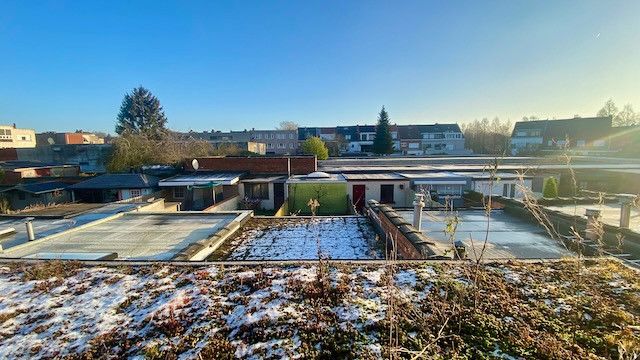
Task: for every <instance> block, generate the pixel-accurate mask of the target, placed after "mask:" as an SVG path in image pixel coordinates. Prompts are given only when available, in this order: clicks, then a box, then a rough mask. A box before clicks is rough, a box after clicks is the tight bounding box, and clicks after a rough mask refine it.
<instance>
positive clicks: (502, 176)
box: [456, 171, 533, 180]
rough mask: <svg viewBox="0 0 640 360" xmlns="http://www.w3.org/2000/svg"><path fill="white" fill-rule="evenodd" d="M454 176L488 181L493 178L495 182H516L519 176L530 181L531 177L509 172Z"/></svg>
mask: <svg viewBox="0 0 640 360" xmlns="http://www.w3.org/2000/svg"><path fill="white" fill-rule="evenodd" d="M456 174H458V175H462V176H468V177H470V178H472V179H490V178H492V177H493V178H494V179H496V180H499V179H509V180H514V179H515V180H517V179H519V178H520V176H522V178H524V179H531V178H532V177H533V176H531V175H526V174H523V175H520V174H517V173H509V172H497V173H495V174H491V173H490V172H488V171H483V172H456Z"/></svg>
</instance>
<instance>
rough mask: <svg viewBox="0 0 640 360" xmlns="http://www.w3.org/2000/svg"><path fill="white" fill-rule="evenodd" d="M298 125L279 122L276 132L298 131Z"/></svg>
mask: <svg viewBox="0 0 640 360" xmlns="http://www.w3.org/2000/svg"><path fill="white" fill-rule="evenodd" d="M298 127H299V126H298V124H297V123H295V122H293V121H281V122H280V125H279V126H278V128H277V130H298Z"/></svg>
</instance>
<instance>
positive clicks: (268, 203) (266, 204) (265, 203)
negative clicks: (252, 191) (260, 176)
mask: <svg viewBox="0 0 640 360" xmlns="http://www.w3.org/2000/svg"><path fill="white" fill-rule="evenodd" d="M285 188H286V186H285ZM238 193H239V194H240V198H241V199H244V198H245V194H244V183H242V182H240V184H238ZM274 196H275V194H274V189H273V183H269V198H268V199H264V200H262V201H260V207H261V208H262V209H265V210H274V208H273V206H274V202H273V199H274Z"/></svg>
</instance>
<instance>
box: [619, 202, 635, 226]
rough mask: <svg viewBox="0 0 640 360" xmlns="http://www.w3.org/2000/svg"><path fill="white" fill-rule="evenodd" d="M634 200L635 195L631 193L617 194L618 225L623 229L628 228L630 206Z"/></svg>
mask: <svg viewBox="0 0 640 360" xmlns="http://www.w3.org/2000/svg"><path fill="white" fill-rule="evenodd" d="M635 200H636V196H635V195H633V194H618V201H620V227H621V228H624V229H628V228H629V223H630V221H631V207H632V206H633V202H634V201H635Z"/></svg>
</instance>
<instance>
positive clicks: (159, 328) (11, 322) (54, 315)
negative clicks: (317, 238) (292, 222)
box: [0, 260, 640, 359]
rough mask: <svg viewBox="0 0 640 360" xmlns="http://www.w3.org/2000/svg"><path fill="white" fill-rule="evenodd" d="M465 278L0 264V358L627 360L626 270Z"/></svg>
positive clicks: (636, 320)
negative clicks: (625, 359)
mask: <svg viewBox="0 0 640 360" xmlns="http://www.w3.org/2000/svg"><path fill="white" fill-rule="evenodd" d="M474 269H475V267H474V266H473V265H472V264H470V263H466V262H465V263H463V262H458V263H453V262H435V261H434V262H428V263H427V262H424V263H411V264H398V265H395V266H392V265H389V264H388V263H380V264H376V265H364V264H359V265H358V264H338V263H326V262H322V263H318V262H312V263H307V264H300V265H294V266H284V265H282V266H278V265H273V264H270V265H257V266H231V267H228V266H227V267H225V266H222V265H210V266H202V267H191V266H183V267H180V266H175V265H160V264H156V265H148V266H125V265H121V266H118V267H89V266H84V265H81V264H78V263H69V262H64V263H63V262H45V263H39V264H38V265H35V266H34V265H33V264H31V263H28V264H27V263H16V264H8V265H3V266H1V267H0V294H2V297H0V323H1V324H2V325H1V326H0V358H31V357H66V356H69V357H72V358H106V357H114V358H121V357H129V356H134V355H144V356H146V357H148V358H194V359H197V358H203V359H206V358H232V357H240V358H262V357H267V358H282V357H289V358H318V357H322V358H379V357H381V356H385V357H387V356H388V355H389V354H390V353H393V354H395V355H398V356H399V357H408V358H410V357H413V356H415V355H420V356H421V357H424V358H490V357H502V358H508V356H513V357H515V358H518V357H523V358H548V359H552V358H555V359H560V358H561V359H585V358H594V359H595V358H615V359H617V358H619V356H622V357H623V358H631V357H632V355H633V354H636V355H637V354H638V353H639V352H640V327H639V325H640V280H639V279H640V278H639V277H638V272H637V271H636V270H633V269H630V268H627V267H625V266H623V265H621V264H620V263H618V262H616V261H612V260H600V261H591V260H588V261H586V262H577V261H575V260H566V261H554V262H508V263H490V264H487V265H486V266H484V267H480V268H479V270H478V271H475V270H474ZM476 285H477V286H476ZM390 330H391V331H392V334H393V336H392V338H393V339H395V340H391V341H390V340H389V339H390V336H389V334H390Z"/></svg>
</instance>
